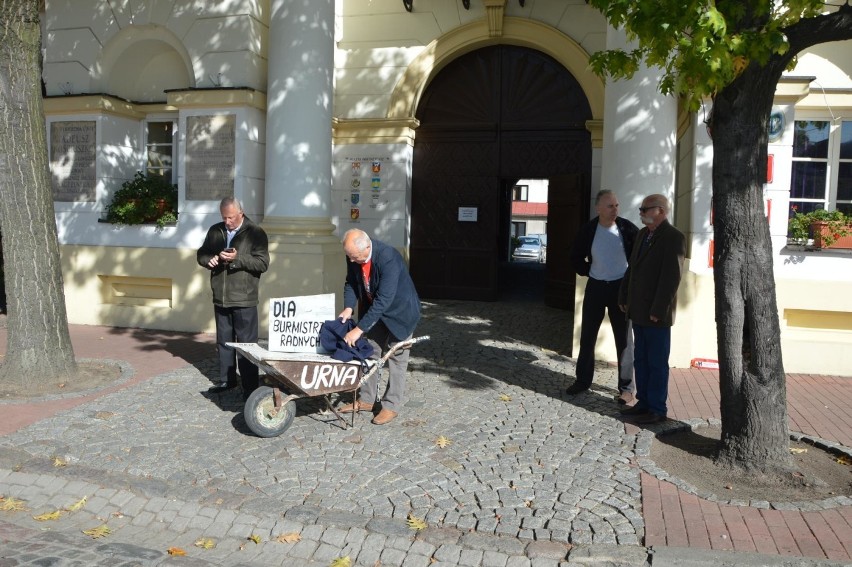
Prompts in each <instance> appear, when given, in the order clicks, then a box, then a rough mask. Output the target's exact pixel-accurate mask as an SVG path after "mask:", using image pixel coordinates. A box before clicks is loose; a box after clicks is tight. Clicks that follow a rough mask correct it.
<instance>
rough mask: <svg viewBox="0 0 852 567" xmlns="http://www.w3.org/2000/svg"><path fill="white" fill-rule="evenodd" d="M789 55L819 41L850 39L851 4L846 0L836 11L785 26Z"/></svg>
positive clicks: (851, 30)
mask: <svg viewBox="0 0 852 567" xmlns="http://www.w3.org/2000/svg"><path fill="white" fill-rule="evenodd" d="M784 33H786V34H787V40H788V41H789V42H790V55H791V56H793V55H796V54H797V53H799V52H801V51H803V50H805V49H807V48H809V47H813V46H814V45H818V44H820V43H828V42H830V41H843V40H846V39H852V6H850V5H849V3H848V2H847V3H846V4H844V5H842V6H840V7H839V8H838V9H837V10H836V11H834V12H831V13H829V14H825V15H822V16H818V17H816V18H803V19H801V20H799V21H798V22H796V23H795V24H793V25H792V26H790V27H788V28H785V29H784Z"/></svg>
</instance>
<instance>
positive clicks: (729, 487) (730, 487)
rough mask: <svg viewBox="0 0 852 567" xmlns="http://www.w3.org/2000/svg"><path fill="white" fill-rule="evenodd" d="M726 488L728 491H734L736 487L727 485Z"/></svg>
mask: <svg viewBox="0 0 852 567" xmlns="http://www.w3.org/2000/svg"><path fill="white" fill-rule="evenodd" d="M725 488H727V489H728V490H733V489H734V485H732V484H726V485H725Z"/></svg>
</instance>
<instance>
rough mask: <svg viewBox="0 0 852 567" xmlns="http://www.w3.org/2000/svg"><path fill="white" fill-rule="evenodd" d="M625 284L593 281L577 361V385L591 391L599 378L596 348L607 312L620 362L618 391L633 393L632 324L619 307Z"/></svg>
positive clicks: (585, 299) (585, 301)
mask: <svg viewBox="0 0 852 567" xmlns="http://www.w3.org/2000/svg"><path fill="white" fill-rule="evenodd" d="M620 286H621V280H620V279H618V280H614V281H611V282H606V281H603V280H596V279H594V278H589V281H588V283H587V284H586V293H585V295H584V296H583V321H582V324H581V325H582V326H581V328H580V355H579V356H578V357H577V381H576V383H577V384H579V385H581V386H585V387H586V388H588V387H589V386H591V385H592V378H593V377H594V375H595V345H596V344H597V342H598V332H599V331H600V329H601V323H603V318H604V311H606V312H607V314H608V315H609V323H610V326H611V327H612V335H613V337H614V338H615V349H616V356H617V360H618V391H619V392H632V391H633V390H634V386H633V356H632V354H633V348H632V346H633V345H632V344H631V343H632V341H631V340H630V322H629V321H628V320H627V315H625V314H624V312H623V311H621V309H619V307H618V288H619V287H620Z"/></svg>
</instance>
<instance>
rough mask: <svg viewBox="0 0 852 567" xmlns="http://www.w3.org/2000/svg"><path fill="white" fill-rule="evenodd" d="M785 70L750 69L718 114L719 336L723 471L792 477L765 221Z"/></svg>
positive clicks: (724, 95) (726, 93)
mask: <svg viewBox="0 0 852 567" xmlns="http://www.w3.org/2000/svg"><path fill="white" fill-rule="evenodd" d="M782 68H783V66H780V65H775V66H773V65H772V64H770V65H768V66H765V67H758V66H757V65H751V66H749V67H748V68H747V69H746V70H745V72H744V73H743V75H741V76H740V77H739V78H738V79H737V80H736V81H735V82H734V83H732V84H731V85H730V86H728V87H727V88H725V89H724V90H723V91H721V92H719V94H718V95H717V96H716V98H715V100H714V105H713V110H712V130H711V132H712V137H713V212H714V226H713V230H714V238H715V252H714V257H713V262H714V266H715V269H714V271H715V273H714V281H715V290H716V332H717V337H718V339H717V340H718V346H719V362H720V364H719V380H720V389H721V413H722V446H721V451H720V456H719V459H720V461H722V462H723V463H725V464H728V465H733V466H739V467H742V468H746V469H750V470H756V471H761V472H765V473H770V474H771V473H780V472H785V471H789V470H791V469H792V458H791V456H790V451H789V429H788V423H787V394H786V383H785V375H784V364H783V361H782V358H781V336H780V327H779V323H778V308H777V305H776V301H775V278H774V273H773V268H772V243H771V240H770V236H769V224H768V222H767V219H766V216H765V213H764V202H763V185H764V183H765V182H766V167H767V124H768V120H769V114H770V110H771V107H772V100H773V94H774V91H775V85H776V84H777V82H778V79H779V78H780V76H781V69H782Z"/></svg>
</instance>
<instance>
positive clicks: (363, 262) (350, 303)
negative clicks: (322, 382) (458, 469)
mask: <svg viewBox="0 0 852 567" xmlns="http://www.w3.org/2000/svg"><path fill="white" fill-rule="evenodd" d="M343 251H344V252H345V253H346V283H345V285H344V287H343V306H344V308H343V311H341V312H340V315H338V317H339V318H340V319H341V320H342V321H346V320H348V319H349V318H350V317H352V314H353V312H354V310H355V306H356V305H358V306H359V309H358V313H359V316H360V317H359V320H358V325H356V326H355V328H353V329H352V330H351V331H349V332H348V333H346V336H344V337H343V340H344V341H345V342H346V344H348V345H349V346H353V345H354V344H355V341H357V340H358V339H359V338H360V337H361V335H363V334H366V336H367V339H368V340H369V341H370V342H371V343H373V351H374V352H373V357H374V358H379V356H381V355H380V354H379V353H380V352H381V354H382V355H384V353H386V352H387V351H388V348H389V347H390V346H391V345H393V344H395V343H397V342H399V341H404V340H406V339H409V338H411V337H412V335H413V333H414V328H415V327H416V326H417V323H418V322H419V321H420V298H419V297H418V296H417V291H416V290H415V289H414V282H412V281H411V276H409V275H408V269H407V267H406V265H405V262H404V261H403V259H402V256H401V255H400V253H399V252H397V250H396V249H395V248H393V247H391V246H388V245H387V244H384V243H383V242H379V241H378V240H375V241H373V240H370V237H369V236H368V235H367V233H366V232H364V231H363V230H358V229H351V230H348V231H346V233H345V234H344V235H343ZM408 355H409V350H408V349H404V350H402V351H399V352H397V353H396V354H394V355H393V356H392V357H391V358H390V359H388V368H389V370H390V376H389V378H388V386H387V389H386V390H385V393H384V395H383V396H382V410H381V411H380V412H379V413H378V415H376V416H375V417H374V418H373V423H375V424H376V425H384V424H386V423H388V422H390V421H391V420H393V419H394V418H395V417H396V416H397V415H399V412H400V409H401V408H402V405H403V404H404V403H405V373H406V371H407V369H408ZM378 389H379V373H378V372H377V373H376V374H374V375H373V376H372V377H371V378H370V379H369V380H367V381H366V382H364V384H363V386H362V387H361V397H360V399H358V400H355V401H354V402H353V403H351V404H346V405H345V406H343V407H341V408H340V409H339V410H338V411H340V412H341V413H352V412H354V411H370V412H372V411H373V404H374V403H375V401H376V400H377V399H378Z"/></svg>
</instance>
